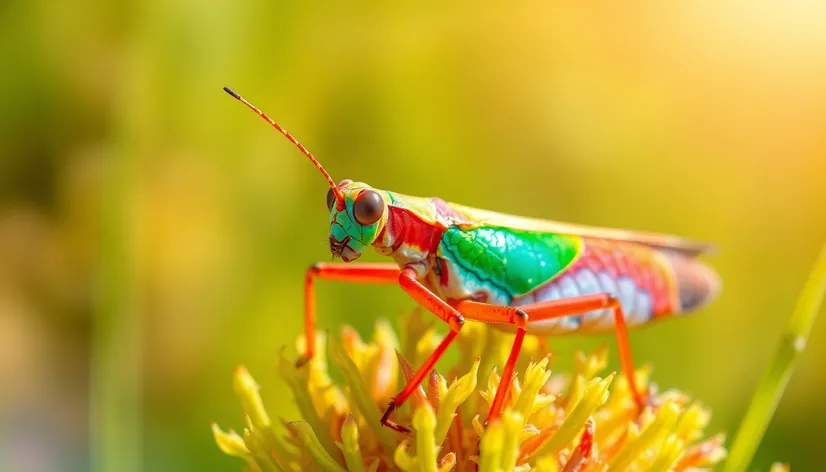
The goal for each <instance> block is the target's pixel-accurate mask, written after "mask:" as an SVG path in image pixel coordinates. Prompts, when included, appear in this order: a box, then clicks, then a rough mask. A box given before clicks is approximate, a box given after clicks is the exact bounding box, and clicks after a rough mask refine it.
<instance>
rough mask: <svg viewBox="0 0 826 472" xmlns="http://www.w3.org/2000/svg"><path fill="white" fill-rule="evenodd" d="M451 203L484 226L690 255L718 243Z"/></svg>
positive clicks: (706, 250) (463, 214)
mask: <svg viewBox="0 0 826 472" xmlns="http://www.w3.org/2000/svg"><path fill="white" fill-rule="evenodd" d="M448 205H449V206H450V207H451V208H452V209H453V210H454V211H456V212H457V213H459V214H461V215H462V216H464V217H466V218H467V219H468V220H470V221H473V222H474V223H478V224H479V225H480V226H490V227H503V228H512V229H518V230H528V231H538V232H543V233H553V234H564V235H569V236H583V237H586V238H595V239H607V240H612V241H628V242H633V243H637V244H642V245H645V246H648V247H651V248H654V249H659V250H662V251H670V252H676V253H679V254H682V255H685V256H688V257H696V256H698V255H700V254H704V253H709V252H712V251H713V250H714V246H712V245H711V244H708V243H703V242H697V241H689V240H686V239H683V238H680V237H677V236H671V235H667V234H656V233H647V232H641V231H631V230H625V229H613V228H598V227H594V226H584V225H576V224H570V223H561V222H558V221H551V220H541V219H538V218H525V217H521V216H513V215H507V214H504V213H497V212H494V211H488V210H480V209H477V208H471V207H466V206H463V205H458V204H455V203H448Z"/></svg>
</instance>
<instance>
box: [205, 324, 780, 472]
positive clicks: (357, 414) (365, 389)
mask: <svg viewBox="0 0 826 472" xmlns="http://www.w3.org/2000/svg"><path fill="white" fill-rule="evenodd" d="M400 326H401V327H402V330H401V331H402V334H403V342H402V343H400V342H399V340H398V339H397V337H396V335H395V334H394V333H393V331H392V329H391V328H390V325H389V324H388V323H387V322H384V321H380V322H379V323H377V326H376V333H375V335H374V338H373V340H371V341H369V342H365V341H363V340H362V339H361V338H360V337H359V335H358V334H357V333H356V331H355V330H354V329H352V328H350V327H344V329H343V330H342V336H341V340H340V341H339V340H338V339H330V340H326V339H325V337H324V336H323V335H322V333H319V335H318V346H317V350H316V352H317V354H316V356H315V357H314V358H313V360H312V361H311V362H310V363H309V367H304V368H300V369H296V368H295V367H294V365H293V362H292V361H290V360H287V359H285V358H284V356H283V354H282V355H281V356H280V358H279V369H278V371H279V374H280V376H281V377H282V379H283V380H284V381H285V382H286V384H287V386H288V387H289V388H290V390H291V391H292V393H293V396H294V398H295V402H296V405H297V406H298V409H299V411H300V412H301V415H302V417H303V421H298V422H293V423H288V424H281V423H278V422H275V423H274V422H272V421H271V420H270V418H269V416H268V415H267V413H266V410H265V409H264V406H263V405H262V402H261V399H260V396H259V395H258V387H257V385H256V383H255V381H254V380H253V379H252V377H251V376H250V374H249V373H248V372H247V371H246V369H244V368H243V367H240V368H238V369H237V370H236V372H235V381H234V385H235V389H236V391H237V393H238V395H239V397H240V399H241V404H242V406H243V409H244V413H245V419H246V426H245V428H244V430H243V435H238V434H236V433H234V432H232V431H231V430H230V431H229V432H224V431H222V430H221V429H220V428H218V427H217V426H215V425H213V431H214V434H215V440H216V442H217V443H218V446H219V448H220V449H221V450H222V451H223V452H225V453H227V454H230V455H233V456H237V457H240V458H242V459H243V460H244V461H245V462H246V464H247V468H248V470H252V471H263V472H269V471H279V470H284V471H296V472H298V471H301V472H306V471H311V470H318V471H325V472H333V471H365V472H366V471H377V470H403V471H410V472H413V471H422V472H424V471H428V472H436V471H438V472H446V471H457V472H465V471H472V470H479V471H482V472H488V471H489V472H500V471H526V470H539V471H548V472H550V471H562V472H566V471H567V472H573V471H580V472H585V471H649V470H650V471H669V470H671V471H681V470H689V469H696V468H701V467H707V466H711V465H714V464H716V463H718V462H720V461H721V460H722V459H723V458H724V457H725V454H726V451H725V449H723V439H724V438H723V435H722V434H718V435H715V436H712V437H710V438H705V439H704V434H705V433H704V428H705V427H706V425H707V424H708V421H709V419H710V413H709V411H708V410H707V409H706V408H705V407H703V406H702V405H701V404H699V403H698V402H695V401H692V400H691V399H690V398H688V396H686V395H685V394H683V393H680V392H677V391H666V392H663V393H658V392H655V391H653V390H654V388H653V386H652V389H651V390H652V401H651V405H652V406H649V407H646V408H645V409H644V410H643V411H642V412H640V413H639V414H637V412H636V407H635V404H634V400H633V398H632V396H631V394H630V391H629V388H628V383H627V382H626V380H625V378H624V377H622V376H617V375H615V374H613V373H608V374H607V375H605V374H603V371H604V369H605V366H606V362H607V349H600V350H598V351H597V352H595V353H593V354H591V355H585V354H583V353H578V355H577V359H576V363H575V366H574V371H573V372H572V373H571V374H570V375H563V374H552V373H551V371H550V370H549V363H550V356H549V354H548V353H547V352H545V351H544V350H543V347H542V343H540V342H539V341H538V340H536V339H531V340H526V342H525V345H524V350H523V352H522V355H521V357H520V361H519V363H518V364H517V371H518V372H522V374H521V375H516V376H514V378H513V379H510V380H508V379H501V378H500V377H499V375H498V374H497V366H498V367H500V368H501V366H503V365H504V361H505V359H506V358H507V354H508V349H509V347H510V342H509V336H512V335H508V334H505V333H501V332H498V331H495V330H492V329H489V328H488V327H486V326H484V325H482V324H475V323H468V325H466V326H465V329H464V330H463V331H462V333H461V335H460V336H459V338H458V342H457V343H456V344H457V345H458V349H459V360H458V361H457V363H456V365H454V366H453V367H452V368H450V369H449V371H448V372H446V374H447V375H443V374H441V373H439V372H436V371H434V372H432V373H431V375H430V376H429V377H428V378H427V379H426V381H425V382H424V383H423V385H422V386H421V387H419V388H418V389H417V391H416V393H414V395H412V396H411V398H410V399H409V400H408V402H407V403H406V404H405V405H404V406H403V407H402V408H401V409H400V410H398V411H397V412H396V413H395V416H394V420H396V421H398V422H400V423H401V424H406V425H412V427H413V431H414V433H412V434H411V435H402V434H399V433H396V432H394V431H392V430H390V429H388V428H385V427H383V426H381V424H380V418H381V415H382V413H383V411H384V407H385V406H386V405H387V403H388V401H389V400H390V398H392V395H393V394H395V393H396V392H397V391H398V389H399V388H400V386H401V384H400V382H401V381H402V380H403V379H405V378H407V377H409V376H410V375H412V372H413V369H412V368H411V367H410V366H411V365H414V366H417V365H420V364H421V362H423V360H424V358H425V357H426V356H427V355H428V354H429V353H430V352H432V350H433V348H434V346H435V345H436V344H437V343H438V342H439V341H440V340H441V339H440V336H439V335H438V334H437V333H436V332H435V330H434V329H433V326H434V324H433V323H429V322H428V319H427V318H426V317H424V316H423V315H422V313H421V312H420V311H418V310H417V311H414V312H413V313H411V314H409V315H407V316H404V317H403V318H402V319H401V320H400ZM298 345H299V349H303V340H301V339H300V340H299V342H298ZM328 360H329V362H330V363H331V364H332V365H333V366H334V367H335V368H336V369H337V370H338V371H340V372H341V374H342V375H343V378H344V380H343V383H342V384H341V385H337V384H335V383H334V382H332V381H331V379H330V376H329V374H328V365H327V362H328ZM408 361H409V362H408ZM636 376H637V382H638V384H639V385H640V386H641V387H643V388H644V387H646V386H647V385H648V370H646V369H640V370H639V371H637V373H636ZM448 379H451V380H450V381H449V380H448ZM501 381H510V382H512V385H511V393H510V394H509V397H508V398H507V400H506V405H505V409H504V411H503V414H502V416H501V417H500V418H499V419H498V420H496V421H494V422H492V423H491V424H488V425H487V426H484V421H485V418H486V416H487V412H488V409H489V407H490V403H491V402H492V401H493V397H494V394H495V392H496V388H497V387H498V386H499V383H500V382H501ZM777 467H778V468H777V469H773V470H788V469H782V468H781V466H779V465H778V466H777Z"/></svg>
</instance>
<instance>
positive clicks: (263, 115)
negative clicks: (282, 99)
mask: <svg viewBox="0 0 826 472" xmlns="http://www.w3.org/2000/svg"><path fill="white" fill-rule="evenodd" d="M224 92H226V93H228V94H230V95H231V96H232V98H234V99H236V100H238V101H239V102H241V103H243V104H244V105H246V106H247V108H249V109H250V110H252V111H254V112H255V113H257V114H258V116H260V117H261V118H264V120H265V121H266V122H267V123H269V124H271V125H272V127H273V128H275V129H277V130H278V131H279V132H280V133H281V134H283V135H284V136H285V137H286V138H287V139H289V140H290V142H291V143H293V144H295V146H296V147H297V148H298V149H299V150H300V151H301V152H303V153H304V155H305V156H307V157H308V158H310V160H311V161H312V162H313V164H315V166H316V167H317V168H318V170H319V171H321V173H322V174H323V175H324V178H326V179H327V182H329V183H330V187H331V188H332V189H333V192H334V193H335V195H336V202H337V206H338V209H339V210H341V209H343V208H344V196H343V195H342V194H341V191H340V190H339V189H338V187H337V186H336V183H335V181H333V178H332V177H330V174H328V173H327V171H326V170H325V169H324V166H323V165H321V163H320V162H318V159H316V158H315V157H313V155H312V153H311V152H310V151H308V150H307V148H305V147H304V146H303V145H302V144H301V143H299V142H298V140H297V139H295V138H294V137H293V135H291V134H290V133H289V132H287V130H285V129H284V128H282V127H281V126H280V125H279V124H278V123H276V122H275V120H273V119H272V118H270V117H269V116H267V114H266V113H264V112H263V111H261V110H260V109H259V108H258V107H256V106H255V105H253V104H252V103H250V102H248V101H247V99H246V98H244V97H242V96H241V95H238V93H237V92H235V90H232V89H231V88H229V87H224Z"/></svg>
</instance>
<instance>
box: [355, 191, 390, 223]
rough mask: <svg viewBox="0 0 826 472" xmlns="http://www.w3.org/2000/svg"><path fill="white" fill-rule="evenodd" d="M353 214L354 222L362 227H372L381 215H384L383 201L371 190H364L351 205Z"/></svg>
mask: <svg viewBox="0 0 826 472" xmlns="http://www.w3.org/2000/svg"><path fill="white" fill-rule="evenodd" d="M353 213H354V214H355V215H356V220H357V221H358V222H359V223H361V224H362V225H365V226H367V225H372V224H373V223H375V222H376V221H379V218H381V215H382V213H384V199H382V198H381V195H379V194H378V193H377V192H374V191H373V190H365V191H364V192H362V193H361V195H359V196H358V197H356V202H355V203H354V204H353Z"/></svg>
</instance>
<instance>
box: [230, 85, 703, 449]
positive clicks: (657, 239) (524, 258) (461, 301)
mask: <svg viewBox="0 0 826 472" xmlns="http://www.w3.org/2000/svg"><path fill="white" fill-rule="evenodd" d="M224 90H225V91H226V92H227V93H229V94H230V95H231V96H233V97H234V98H236V99H237V100H239V101H240V102H241V103H243V104H244V105H246V106H247V107H249V108H250V109H251V110H252V111H254V112H255V113H257V114H258V115H260V116H261V117H262V118H263V119H264V120H266V121H267V122H268V123H269V124H270V125H272V126H273V127H275V129H277V130H278V131H279V132H281V134H283V135H284V136H285V137H286V138H287V139H288V140H289V141H290V142H292V143H293V144H294V145H296V146H297V147H298V149H299V150H301V152H302V153H304V155H306V156H307V157H308V158H309V159H310V161H312V163H313V164H314V165H315V166H316V167H317V168H318V170H319V171H320V172H321V174H322V175H323V176H324V178H325V179H327V182H328V184H329V185H330V189H329V190H328V191H327V210H328V211H329V218H330V235H329V241H330V252H331V253H332V255H333V257H334V258H340V259H341V260H342V261H344V263H335V262H332V263H316V264H313V265H311V266H310V267H309V269H308V270H307V273H306V278H305V285H304V299H305V311H304V328H305V336H306V352H305V353H304V354H303V356H302V357H301V358H300V359H299V360H298V362H297V366H298V367H301V366H302V365H304V364H305V363H306V362H307V361H308V360H309V359H311V358H312V356H313V348H314V346H315V332H316V331H315V330H316V307H315V281H316V279H325V280H338V281H342V282H355V283H361V284H395V285H398V286H400V287H401V289H402V290H404V291H405V292H406V293H407V294H408V295H410V296H411V297H412V298H413V299H414V300H415V301H416V302H417V303H419V304H420V305H421V306H422V307H424V308H425V309H427V310H428V311H430V312H431V313H433V314H434V315H436V316H437V317H438V318H439V319H441V320H442V321H444V322H445V323H447V324H448V326H449V327H450V331H449V332H448V334H447V335H446V336H445V338H444V339H443V340H442V341H441V343H440V344H439V345H438V347H437V348H436V349H435V351H434V352H433V353H432V354H431V355H430V357H428V359H427V360H426V361H425V362H424V365H422V366H421V367H420V368H419V369H418V370H416V372H415V374H414V375H413V376H412V378H411V379H410V380H409V381H408V382H407V384H406V385H405V387H404V388H403V389H402V391H401V392H400V393H399V394H398V395H397V396H396V397H394V398H393V400H392V401H391V403H390V405H389V406H388V407H387V409H386V411H385V413H384V415H383V416H382V419H381V423H382V424H383V425H384V426H387V427H390V428H392V429H394V430H396V431H399V432H403V433H406V432H409V431H410V430H409V429H408V428H407V427H405V426H402V425H400V424H397V423H395V422H394V421H392V420H391V418H390V417H391V414H392V413H393V411H395V410H396V409H398V408H399V406H400V405H402V404H403V403H404V402H405V400H407V398H409V397H410V395H411V394H412V393H413V392H414V391H415V389H416V388H417V387H418V386H419V385H420V384H421V383H422V381H423V380H424V378H425V376H426V375H427V374H428V373H429V372H430V371H431V369H433V367H434V365H435V364H436V362H437V361H438V360H439V358H440V357H441V356H442V354H444V352H445V351H446V350H447V348H448V347H449V346H450V344H451V343H452V342H453V341H454V340H455V339H456V336H457V335H458V334H459V331H461V329H462V326H463V325H464V323H465V320H473V321H479V322H485V323H492V324H493V325H494V326H497V327H500V328H503V329H506V330H509V331H515V332H516V334H515V337H514V340H513V346H512V348H511V351H510V354H509V356H508V360H507V362H506V364H505V367H504V369H503V370H502V377H501V378H502V381H501V382H500V383H499V387H498V389H497V391H496V394H495V395H494V400H493V402H492V404H491V407H490V411H489V413H488V419H487V421H488V422H490V421H493V420H495V419H497V418H498V417H499V416H500V415H501V412H502V408H503V404H504V401H505V398H507V394H508V389H509V388H510V385H511V382H510V381H509V379H511V377H512V376H513V371H514V366H515V364H516V360H517V358H518V356H519V351H520V349H521V347H522V343H523V340H524V338H525V335H526V334H527V333H528V332H530V333H531V334H532V335H537V336H549V335H558V334H568V333H602V332H610V331H614V332H615V334H616V337H617V345H618V349H619V354H620V360H621V364H622V368H623V371H624V374H625V375H626V377H627V379H628V385H629V387H630V389H631V392H632V395H633V397H634V400H635V402H636V404H637V407H638V409H641V408H642V407H643V406H644V405H645V404H646V401H647V400H646V397H647V392H640V391H639V389H638V388H637V385H636V382H635V380H634V363H633V360H632V356H631V347H630V344H629V342H628V327H636V326H641V325H645V324H648V323H651V322H652V321H655V320H659V319H662V318H668V317H670V316H672V315H676V314H682V313H686V312H689V311H691V310H694V309H696V308H698V307H700V306H701V305H703V304H705V303H707V302H708V301H710V300H712V299H713V298H714V297H715V296H716V295H717V294H718V293H719V291H720V280H719V277H718V275H717V274H716V273H715V272H714V271H713V270H712V269H711V268H709V267H708V266H707V265H705V264H703V263H702V262H700V261H698V260H697V259H696V257H697V256H699V255H701V254H703V253H706V252H708V251H709V250H710V249H711V246H710V245H708V244H705V243H699V242H692V241H688V240H685V239H682V238H679V237H676V236H669V235H660V234H653V233H643V232H636V231H628V230H620V229H608V228H596V227H588V226H581V225H573V224H567V223H561V222H556V221H549V220H541V219H534V218H523V217H519V216H512V215H507V214H502V213H496V212H492V211H487V210H480V209H476V208H470V207H467V206H463V205H458V204H455V203H449V202H446V201H444V200H441V199H439V198H434V197H431V198H422V197H413V196H408V195H402V194H400V193H396V192H390V191H387V190H380V189H376V188H373V187H371V186H369V185H367V184H365V183H362V182H354V181H352V180H343V181H341V182H339V183H338V184H336V183H335V181H334V180H333V179H332V177H330V174H329V173H327V171H326V170H325V169H324V166H322V165H321V163H320V162H319V161H318V160H317V159H316V158H315V157H313V155H312V154H311V153H310V152H309V151H308V150H307V149H306V148H305V147H304V146H303V145H301V144H300V143H299V142H298V141H297V140H296V139H295V138H294V137H293V136H292V135H291V134H290V133H288V132H287V131H286V130H285V129H284V128H282V127H281V126H279V125H278V123H276V122H275V121H274V120H273V119H271V118H270V117H269V116H267V115H266V114H265V113H264V112H262V111H261V110H259V109H258V108H257V107H255V106H254V105H253V104H251V103H250V102H249V101H247V100H246V99H244V98H243V97H241V96H240V95H238V94H237V93H236V92H235V91H233V90H232V89H230V88H227V87H224ZM368 246H373V247H374V248H375V249H376V250H377V251H378V252H379V253H380V254H382V255H384V256H388V257H390V258H391V259H393V262H388V263H354V262H353V261H355V260H356V259H358V258H359V256H360V255H361V254H362V252H363V251H364V250H365V249H367V247H368Z"/></svg>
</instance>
